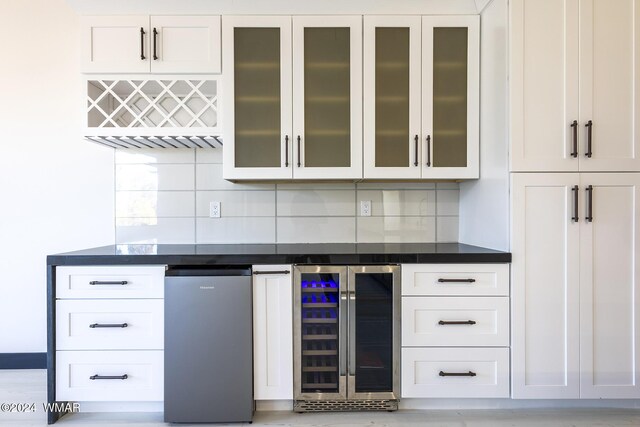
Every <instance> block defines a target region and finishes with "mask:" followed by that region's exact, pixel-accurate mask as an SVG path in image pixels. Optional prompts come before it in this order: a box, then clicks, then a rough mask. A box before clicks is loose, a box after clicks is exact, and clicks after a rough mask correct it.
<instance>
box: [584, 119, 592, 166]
mask: <svg viewBox="0 0 640 427" xmlns="http://www.w3.org/2000/svg"><path fill="white" fill-rule="evenodd" d="M584 126H585V127H586V128H587V152H586V153H584V155H585V156H587V157H589V158H591V155H592V154H593V153H592V151H591V143H592V137H593V121H591V120H589V121H588V122H587V124H586V125H584Z"/></svg>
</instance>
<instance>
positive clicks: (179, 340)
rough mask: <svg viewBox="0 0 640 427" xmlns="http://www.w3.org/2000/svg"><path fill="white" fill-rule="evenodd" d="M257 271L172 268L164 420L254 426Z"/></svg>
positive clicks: (167, 287) (167, 295)
mask: <svg viewBox="0 0 640 427" xmlns="http://www.w3.org/2000/svg"><path fill="white" fill-rule="evenodd" d="M251 292H252V290H251V269H249V268H247V269H235V270H230V269H214V268H208V269H201V268H199V269H195V268H194V269H169V270H168V271H167V273H166V277H165V294H164V301H165V313H164V316H165V343H164V344H165V351H164V354H165V356H164V361H165V362H164V367H165V369H164V373H165V374H164V375H165V378H164V420H165V421H166V422H172V423H220V422H250V421H251V419H252V416H253V409H254V401H253V375H252V372H253V356H252V354H253V341H252V329H253V321H252V314H251V313H252V294H251Z"/></svg>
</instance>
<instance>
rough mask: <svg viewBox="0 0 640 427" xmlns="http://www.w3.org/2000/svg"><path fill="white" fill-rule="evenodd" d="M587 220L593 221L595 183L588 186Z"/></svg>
mask: <svg viewBox="0 0 640 427" xmlns="http://www.w3.org/2000/svg"><path fill="white" fill-rule="evenodd" d="M586 191H587V216H586V217H585V219H586V220H587V222H593V185H590V186H588V187H587V190H586Z"/></svg>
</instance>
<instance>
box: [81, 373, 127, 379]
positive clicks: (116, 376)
mask: <svg viewBox="0 0 640 427" xmlns="http://www.w3.org/2000/svg"><path fill="white" fill-rule="evenodd" d="M127 378H129V375H127V374H124V375H91V376H90V377H89V379H90V380H126V379H127Z"/></svg>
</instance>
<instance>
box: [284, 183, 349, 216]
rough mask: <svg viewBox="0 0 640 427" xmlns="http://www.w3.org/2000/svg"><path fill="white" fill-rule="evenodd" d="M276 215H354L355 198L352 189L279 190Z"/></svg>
mask: <svg viewBox="0 0 640 427" xmlns="http://www.w3.org/2000/svg"><path fill="white" fill-rule="evenodd" d="M277 209H278V210H277V212H278V217H283V216H314V217H325V216H354V215H355V212H356V200H355V196H354V191H353V190H311V189H309V190H280V189H279V186H278V206H277Z"/></svg>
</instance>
